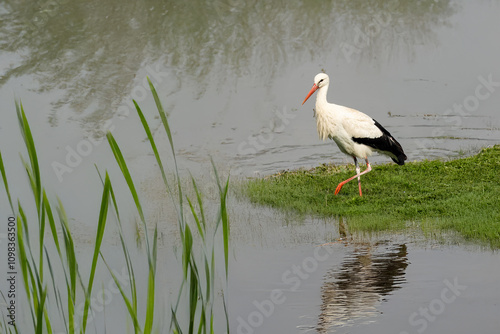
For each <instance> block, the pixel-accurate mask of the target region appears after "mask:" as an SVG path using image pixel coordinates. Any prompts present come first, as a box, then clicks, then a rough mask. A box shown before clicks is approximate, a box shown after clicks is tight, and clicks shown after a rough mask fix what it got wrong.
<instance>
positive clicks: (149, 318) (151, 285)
mask: <svg viewBox="0 0 500 334" xmlns="http://www.w3.org/2000/svg"><path fill="white" fill-rule="evenodd" d="M157 240H158V228H155V232H154V239H153V254H152V259H151V260H152V261H151V263H152V266H150V267H149V276H148V299H147V309H146V321H145V324H144V334H150V333H151V332H152V330H153V318H154V311H155V308H154V306H155V277H156V256H157V247H158V243H157Z"/></svg>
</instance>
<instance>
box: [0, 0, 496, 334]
mask: <svg viewBox="0 0 500 334" xmlns="http://www.w3.org/2000/svg"><path fill="white" fill-rule="evenodd" d="M499 12H500V3H499V2H498V1H481V2H479V1H478V2H466V1H420V2H404V1H389V2H387V1H369V2H366V1H323V2H301V1H298V2H289V1H278V2H273V3H272V4H271V3H266V2H261V1H253V0H251V1H238V0H232V1H231V0H220V1H215V2H213V3H207V2H203V1H189V2H183V3H175V2H163V1H148V2H140V3H139V2H137V3H136V2H123V1H106V2H96V1H90V2H89V1H86V2H82V1H81V2H76V3H75V2H68V1H64V0H60V1H48V2H41V3H38V4H37V5H30V6H28V5H26V4H25V3H23V2H13V1H4V2H1V3H0V21H1V22H2V24H1V25H0V35H1V36H2V38H1V42H0V99H1V101H3V103H2V106H1V107H0V108H1V109H0V110H1V120H2V121H1V122H0V150H1V152H2V155H3V157H4V162H5V163H6V169H7V172H8V175H9V178H10V179H11V180H12V181H11V188H12V189H11V191H12V192H13V195H14V196H15V197H21V198H28V199H30V198H31V197H28V196H29V193H28V191H29V190H28V186H27V184H26V182H25V176H24V172H23V167H22V164H21V163H20V162H19V159H18V152H20V151H23V144H22V139H21V136H20V135H19V130H18V126H17V118H16V115H15V112H14V99H15V98H18V99H22V102H23V105H24V107H25V110H26V113H27V116H28V118H29V120H30V122H31V124H32V128H33V133H34V137H35V138H36V144H37V149H38V151H39V158H40V164H41V166H42V167H41V168H42V173H43V177H44V180H45V183H46V185H47V188H48V192H49V195H50V196H51V198H53V197H54V196H55V195H54V194H56V193H57V194H58V195H59V197H61V198H63V199H67V200H65V201H64V204H65V207H66V210H67V211H68V214H69V216H70V217H72V219H73V220H72V221H73V223H74V226H75V227H74V229H75V231H77V236H76V239H77V240H78V241H79V242H80V243H81V244H82V246H81V247H83V248H84V249H85V245H87V244H88V243H89V239H91V238H92V235H93V234H92V233H91V232H89V231H93V230H92V229H93V228H95V223H94V222H95V221H96V216H97V215H96V214H94V213H95V212H96V209H95V208H97V207H98V204H99V198H98V197H99V196H95V194H96V193H97V194H99V193H100V191H101V187H102V186H101V183H100V180H99V179H98V177H97V175H96V172H95V167H94V164H96V165H97V166H98V167H99V168H100V169H101V170H104V169H108V170H109V171H110V174H111V175H118V173H119V171H118V169H117V167H116V164H115V162H114V160H113V158H112V155H111V153H110V150H109V148H108V145H107V143H106V142H105V141H104V140H103V134H104V133H105V131H106V130H108V129H110V130H112V132H113V134H114V135H115V136H116V138H117V140H118V141H119V143H120V144H121V146H122V149H123V148H126V149H124V152H125V154H126V158H127V160H128V161H129V162H130V164H131V167H132V169H133V172H134V173H135V175H137V176H136V179H137V180H138V181H139V183H140V185H141V189H142V190H141V191H142V192H143V194H144V197H145V198H147V199H148V201H147V203H148V204H147V211H148V215H150V216H151V217H154V220H155V221H159V222H160V229H161V231H160V232H161V233H162V234H163V235H164V236H165V244H166V245H167V244H169V240H170V239H169V238H172V237H170V235H172V231H174V230H175V225H174V223H173V222H171V221H169V218H168V217H170V216H171V215H170V212H171V211H169V210H171V208H169V207H168V206H165V204H164V198H163V197H162V194H161V189H158V188H157V187H155V185H157V184H158V182H157V181H158V180H159V175H158V174H157V173H156V172H155V168H154V161H153V158H152V157H151V154H150V153H149V152H150V150H149V148H148V143H147V142H145V141H144V138H145V135H144V132H143V130H142V129H141V126H140V122H139V120H138V117H137V116H136V114H135V110H134V108H133V105H132V104H131V99H132V98H133V99H135V100H137V101H138V102H139V103H140V105H141V106H142V107H143V110H145V111H146V113H147V117H148V119H149V120H150V121H151V122H153V124H154V125H155V129H157V131H155V135H156V137H157V139H158V140H159V141H162V140H166V138H165V137H164V136H163V134H162V131H161V128H158V126H159V120H158V119H155V118H154V113H153V112H154V103H153V101H152V98H151V97H150V95H149V90H148V89H147V84H145V79H146V76H149V77H150V79H151V81H152V82H153V83H154V85H155V86H156V89H157V90H158V92H159V93H160V97H161V99H162V101H163V103H164V106H165V108H166V110H167V112H168V113H169V117H170V122H171V126H172V129H173V131H174V133H173V135H174V141H175V145H176V153H177V156H178V157H179V162H180V165H181V169H182V171H183V173H184V172H185V171H186V170H189V171H190V172H191V173H193V174H194V175H195V176H196V177H197V178H199V179H201V180H202V182H201V187H202V188H203V190H204V191H206V192H209V193H210V192H213V190H214V189H213V184H212V182H211V177H210V176H209V172H208V170H210V168H211V167H210V157H213V159H214V161H215V162H216V165H217V167H218V168H219V169H220V171H221V172H222V173H223V174H225V173H227V172H229V171H230V173H231V175H232V176H233V177H246V176H254V175H266V174H270V173H273V172H277V171H280V170H283V169H292V168H300V167H312V166H316V165H318V164H320V163H324V162H335V163H350V162H351V161H350V158H349V157H346V156H344V155H343V154H342V153H340V151H339V150H338V149H337V148H336V147H335V145H334V144H333V143H330V142H321V141H320V140H319V139H318V136H317V133H316V129H315V126H316V125H315V121H314V119H313V118H312V115H313V111H312V108H313V105H314V103H313V101H308V102H307V103H306V104H305V105H304V106H301V105H300V103H301V102H302V101H303V99H304V97H305V95H306V94H307V92H308V91H309V89H310V88H311V86H312V80H313V78H314V75H315V74H316V73H318V72H320V71H321V70H325V71H326V72H327V73H328V74H329V75H330V77H331V81H332V83H331V85H330V92H329V95H328V98H329V101H330V102H335V103H337V104H342V105H346V106H350V107H353V108H356V109H359V110H361V111H363V112H365V113H367V114H369V115H370V116H372V117H373V118H375V119H377V121H379V122H380V123H381V124H383V125H384V126H385V127H386V128H387V129H388V130H389V131H390V132H391V133H392V134H393V135H394V136H395V137H396V138H397V139H398V141H399V142H400V143H401V144H402V146H403V147H404V149H405V152H406V153H407V156H408V158H409V160H421V159H424V158H430V159H434V158H444V159H447V158H452V157H456V156H460V155H464V154H465V155H467V154H472V153H475V152H477V151H478V150H479V149H480V148H481V147H485V146H488V145H492V144H495V143H498V142H499V140H500V116H499V113H498V105H499V104H500V92H499V90H500V71H499V69H498V64H497V63H498V59H499V58H500V44H499V43H498V42H497V39H498V38H497V36H498V35H499V33H500V26H499V25H498V14H499ZM160 149H161V150H162V152H167V151H168V146H166V145H165V146H164V147H161V148H160ZM372 160H373V162H375V163H381V162H387V159H386V158H385V157H373V159H372ZM117 187H119V186H117ZM118 189H119V190H123V193H126V192H125V188H118ZM118 194H119V195H118V196H120V197H121V198H120V199H121V200H123V201H129V199H128V197H127V196H125V195H124V194H121V192H120V191H118ZM237 202H238V203H233V205H234V206H235V208H233V209H232V210H233V213H232V224H233V226H234V228H233V236H232V237H233V248H234V249H233V252H234V258H233V261H232V267H233V274H232V276H231V289H230V290H231V292H230V301H231V314H232V315H235V316H234V317H232V318H231V321H232V326H233V328H234V329H235V330H236V327H237V325H238V322H237V320H236V319H237V316H236V315H241V316H242V317H243V318H245V317H244V314H247V315H248V314H250V313H251V312H252V311H254V307H255V306H254V305H252V301H253V300H254V299H255V298H257V297H258V298H259V300H264V299H266V298H269V294H270V292H271V291H272V289H281V288H283V289H285V288H288V289H289V288H290V286H289V285H287V284H286V283H283V281H282V280H281V277H280V275H282V273H283V272H285V271H286V270H288V269H289V268H290V267H291V266H292V265H294V264H298V263H302V262H301V261H302V260H303V259H307V258H308V257H311V256H313V255H314V250H315V249H317V245H319V244H322V243H326V242H332V241H335V240H336V238H337V237H338V234H337V231H336V230H335V228H334V226H335V224H332V221H331V220H329V219H318V218H315V217H295V216H294V215H293V214H281V213H277V212H274V211H272V210H268V209H266V208H261V207H253V206H251V205H250V204H248V203H246V202H245V200H242V201H241V203H240V202H239V200H238V201H237ZM124 207H125V208H126V206H124ZM0 209H1V210H2V212H7V205H6V201H5V200H4V199H3V198H2V201H1V202H0ZM125 211H127V209H125ZM130 211H132V210H130ZM161 222H163V224H161ZM0 232H4V231H1V230H0ZM408 238H409V239H410V241H409V240H408ZM392 239H394V237H389V238H388V240H392ZM89 247H90V246H89ZM324 247H327V246H324ZM330 247H332V249H334V250H335V252H334V253H332V254H329V257H328V259H326V260H325V261H323V262H321V263H320V262H318V268H317V269H316V270H315V271H314V272H312V273H310V278H308V280H306V281H304V282H303V284H302V285H301V287H300V289H298V290H297V291H294V292H293V293H292V292H290V293H287V294H285V296H286V299H287V300H286V302H284V303H283V304H280V305H279V307H278V306H276V310H275V312H274V313H273V315H272V316H270V317H268V318H266V319H265V321H264V323H263V325H262V326H261V327H259V329H258V330H256V332H263V333H265V332H268V333H270V332H275V333H279V332H296V331H304V332H307V331H313V332H314V331H316V332H320V333H328V332H351V333H352V332H366V331H369V332H377V331H378V332H381V333H386V332H391V331H394V332H401V331H406V332H408V333H413V332H416V331H418V330H419V329H421V328H423V326H424V325H423V323H422V322H421V321H420V322H419V321H418V320H420V318H415V319H414V320H415V321H416V322H417V325H415V326H413V325H412V324H410V323H409V320H408V318H409V316H410V315H411V314H412V312H415V311H416V312H418V309H419V307H420V306H422V307H424V306H428V305H429V303H430V302H431V301H432V300H434V298H439V293H440V289H443V282H442V281H443V279H449V280H452V279H453V278H454V277H458V278H459V281H460V282H462V277H464V278H463V281H464V282H465V283H464V285H467V286H468V287H469V286H470V287H471V288H468V289H467V290H466V291H464V293H463V296H460V297H457V299H456V302H454V303H452V304H449V305H448V304H446V310H445V311H443V313H442V314H443V315H442V316H441V315H440V316H439V317H436V320H434V321H430V320H426V321H427V322H428V323H427V326H428V328H429V329H428V331H429V332H431V331H432V332H446V331H451V330H452V329H453V330H455V329H457V328H459V329H460V328H471V329H472V328H474V329H476V330H477V329H481V330H480V331H481V332H485V333H487V332H489V330H490V329H493V328H497V327H498V323H497V324H496V325H497V327H494V326H493V325H492V324H494V321H491V320H489V321H486V320H485V319H492V318H493V319H496V318H494V317H490V318H487V317H486V316H487V315H490V314H495V312H494V311H495V310H496V311H497V312H496V313H498V306H495V303H494V302H493V300H494V298H497V299H498V296H497V295H496V296H495V295H494V293H493V291H496V289H494V288H492V287H491V286H490V288H491V289H490V290H489V291H490V295H488V294H487V293H486V292H485V291H487V290H486V289H488V287H489V285H488V284H485V285H484V287H483V285H482V283H483V282H489V280H490V279H491V278H497V279H498V277H499V273H498V271H496V269H492V268H497V267H498V266H496V267H495V264H497V263H498V255H497V254H495V253H489V252H482V251H480V250H463V249H462V248H460V247H451V248H448V247H447V246H446V247H443V248H440V247H438V249H437V250H436V249H427V248H426V247H427V246H421V245H420V244H418V245H416V244H413V243H412V242H411V237H407V236H406V237H404V238H403V240H398V241H397V242H393V241H387V242H383V243H380V242H379V241H378V240H377V239H375V240H372V241H371V242H370V243H368V244H358V242H356V243H347V244H342V243H341V244H336V245H334V246H330ZM165 249H168V247H166V248H165ZM443 261H444V262H443ZM438 263H441V264H442V263H446V266H444V265H443V266H439V265H437V264H438ZM311 265H312V264H311ZM426 265H432V268H434V269H433V270H430V269H426V268H428V267H426ZM468 266H470V268H471V269H472V268H475V273H476V275H475V276H473V275H471V274H469V271H468V270H465V269H464V268H467V267H468ZM388 272H390V274H388ZM382 274H383V275H382ZM273 275H274V276H273ZM389 276H390V277H389ZM437 276H438V277H439V279H437V278H436V277H437ZM382 277H385V278H386V279H385V280H384V282H383V283H387V286H386V285H381V282H378V281H377V279H381V278H382ZM354 278H357V279H359V280H360V281H355V279H354ZM476 289H478V290H477V291H476ZM473 291H474V293H475V292H477V293H478V294H477V297H474V296H475V295H474V294H473ZM415 294H417V295H418V298H416V299H415V298H412V296H414V295H415ZM464 296H467V298H465V297H464ZM462 297H464V298H462ZM492 298H493V299H492ZM471 304H473V305H474V306H476V307H475V308H474V310H472V309H471V308H470V305H471ZM436 305H438V304H436ZM478 309H479V310H480V312H475V313H474V314H476V313H479V315H478V316H477V318H475V319H476V320H474V321H466V320H465V319H466V318H467V317H466V316H465V315H467V314H468V312H471V311H477V310H478ZM419 317H420V315H419ZM448 317H450V318H448ZM483 317H484V318H483ZM245 319H246V321H248V318H245ZM447 319H455V321H453V322H450V321H449V320H447ZM254 320H255V319H254ZM257 320H258V319H257ZM483 320H484V321H483ZM490 325H491V326H492V327H488V326H490ZM447 326H448V327H447ZM453 326H456V327H453ZM467 326H469V327H467ZM474 326H476V327H474ZM108 330H111V329H110V328H108ZM490 332H492V330H491V331H490Z"/></svg>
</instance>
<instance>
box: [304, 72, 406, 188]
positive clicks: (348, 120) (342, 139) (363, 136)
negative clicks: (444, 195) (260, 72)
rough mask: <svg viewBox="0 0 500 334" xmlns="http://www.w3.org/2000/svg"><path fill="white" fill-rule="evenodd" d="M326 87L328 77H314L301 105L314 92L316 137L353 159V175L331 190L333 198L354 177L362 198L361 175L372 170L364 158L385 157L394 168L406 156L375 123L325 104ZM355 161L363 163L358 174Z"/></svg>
mask: <svg viewBox="0 0 500 334" xmlns="http://www.w3.org/2000/svg"><path fill="white" fill-rule="evenodd" d="M329 84H330V78H329V77H328V75H326V74H325V73H319V74H318V75H316V76H315V77H314V85H313V86H312V88H311V90H310V91H309V94H307V96H306V98H305V99H304V102H302V105H304V103H306V101H307V99H309V97H311V95H313V94H314V92H316V91H318V94H317V96H316V111H315V117H316V124H317V127H318V134H319V138H320V139H322V140H326V139H327V138H330V139H332V140H333V141H335V143H337V145H338V147H339V149H340V151H342V152H343V153H345V154H348V155H350V156H351V157H352V158H353V159H354V165H355V166H356V175H354V176H353V177H350V178H348V179H347V180H344V181H342V182H340V183H339V185H338V186H337V188H336V189H335V195H337V194H338V193H339V192H340V190H341V189H342V187H343V186H344V184H346V183H347V182H349V181H352V180H353V179H355V178H358V187H359V196H363V193H362V192H361V175H363V174H366V173H368V172H369V171H371V170H372V167H371V166H370V163H369V162H368V157H369V156H371V155H372V153H373V152H379V153H382V154H385V155H387V156H389V157H390V158H391V159H392V160H393V161H394V162H395V163H397V164H398V165H404V164H405V160H406V155H405V153H404V151H403V148H402V147H401V145H400V144H399V143H398V141H397V140H396V139H394V137H393V136H392V135H391V134H390V133H389V131H387V130H386V129H385V128H384V127H383V126H382V125H380V123H379V122H377V121H376V120H374V119H373V118H371V117H370V116H368V115H366V114H364V113H362V112H360V111H358V110H355V109H351V108H347V107H344V106H340V105H337V104H333V103H328V101H327V100H326V95H327V93H328V85H329ZM357 158H360V159H365V161H366V169H365V170H364V171H363V172H361V169H360V167H359V164H358V159H357Z"/></svg>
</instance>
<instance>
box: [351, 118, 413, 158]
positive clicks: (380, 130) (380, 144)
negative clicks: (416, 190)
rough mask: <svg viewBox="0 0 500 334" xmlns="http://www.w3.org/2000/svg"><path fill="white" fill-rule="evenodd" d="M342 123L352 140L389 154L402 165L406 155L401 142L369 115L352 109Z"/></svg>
mask: <svg viewBox="0 0 500 334" xmlns="http://www.w3.org/2000/svg"><path fill="white" fill-rule="evenodd" d="M342 124H343V126H344V129H345V130H346V131H347V133H349V135H350V136H351V137H352V140H353V141H354V142H356V143H358V144H363V145H367V146H370V147H373V148H374V149H376V150H378V151H381V152H383V153H385V154H387V155H389V156H390V157H391V158H392V160H393V161H394V162H395V163H397V164H399V165H404V163H405V160H406V155H405V153H404V151H403V148H402V147H401V144H399V143H398V141H397V140H396V139H395V138H394V137H393V136H392V135H391V134H390V133H389V131H387V130H386V129H385V128H384V127H383V126H382V125H381V124H380V123H379V122H377V121H376V120H374V119H373V118H371V117H370V116H368V115H366V114H363V113H362V112H359V111H357V110H352V112H350V113H349V114H348V116H347V117H346V118H345V119H344V120H343V122H342Z"/></svg>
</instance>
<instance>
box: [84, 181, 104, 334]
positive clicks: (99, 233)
mask: <svg viewBox="0 0 500 334" xmlns="http://www.w3.org/2000/svg"><path fill="white" fill-rule="evenodd" d="M110 183H111V182H110V180H109V176H108V173H106V176H105V180H104V189H103V192H102V199H101V209H100V210H99V220H98V225H97V234H96V238H95V247H94V256H93V258H92V265H91V267H90V277H89V283H88V284H87V292H86V296H85V305H84V310H83V319H82V329H83V333H85V330H86V327H87V318H88V312H89V308H90V296H91V294H92V287H93V284H94V276H95V271H96V268H97V260H98V258H99V253H100V250H101V243H102V239H103V237H104V229H105V227H106V218H107V215H108V205H109V188H110Z"/></svg>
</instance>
